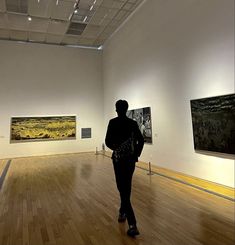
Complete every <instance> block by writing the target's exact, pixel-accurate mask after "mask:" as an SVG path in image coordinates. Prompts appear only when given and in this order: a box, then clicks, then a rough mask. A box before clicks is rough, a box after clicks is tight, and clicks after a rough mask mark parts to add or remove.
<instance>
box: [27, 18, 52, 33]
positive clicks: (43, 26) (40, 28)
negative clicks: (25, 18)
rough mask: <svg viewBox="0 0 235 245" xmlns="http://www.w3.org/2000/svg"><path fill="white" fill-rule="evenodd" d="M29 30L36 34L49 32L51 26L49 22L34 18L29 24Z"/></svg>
mask: <svg viewBox="0 0 235 245" xmlns="http://www.w3.org/2000/svg"><path fill="white" fill-rule="evenodd" d="M28 25H29V30H30V31H35V32H47V30H48V26H49V20H48V19H43V18H38V17H32V20H31V21H30V22H29V23H28Z"/></svg>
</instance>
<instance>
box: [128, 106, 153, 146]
mask: <svg viewBox="0 0 235 245" xmlns="http://www.w3.org/2000/svg"><path fill="white" fill-rule="evenodd" d="M126 115H127V117H129V118H131V119H132V120H134V121H136V122H137V124H138V126H139V129H140V131H141V134H142V135H143V137H144V143H146V144H153V134H152V115H151V107H149V106H148V107H142V108H137V109H131V110H128V111H127V114H126Z"/></svg>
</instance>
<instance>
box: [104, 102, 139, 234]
mask: <svg viewBox="0 0 235 245" xmlns="http://www.w3.org/2000/svg"><path fill="white" fill-rule="evenodd" d="M115 106H116V112H117V115H118V116H117V117H115V118H113V119H111V120H110V121H109V124H108V128H107V132H106V137H105V144H106V145H107V147H108V148H110V149H111V150H113V154H112V160H113V167H114V173H115V178H116V184H117V189H118V191H119V193H120V199H121V205H120V209H119V216H118V222H125V221H126V219H127V221H128V225H129V229H128V231H127V235H129V236H131V237H135V236H136V235H139V234H140V233H139V230H138V228H137V225H136V218H135V214H134V211H133V208H132V205H131V200H130V197H131V185H132V176H133V173H134V170H135V163H136V162H137V161H138V157H139V156H140V154H141V152H142V150H143V146H144V138H143V136H142V134H141V132H140V130H139V127H138V124H137V122H136V121H134V120H132V119H130V118H128V117H127V116H126V112H127V110H128V102H127V101H126V100H118V101H117V102H116V104H115Z"/></svg>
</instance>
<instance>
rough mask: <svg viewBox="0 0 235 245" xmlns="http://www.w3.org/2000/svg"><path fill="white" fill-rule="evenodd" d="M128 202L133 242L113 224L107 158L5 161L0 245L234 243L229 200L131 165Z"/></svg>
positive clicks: (0, 196)
mask: <svg viewBox="0 0 235 245" xmlns="http://www.w3.org/2000/svg"><path fill="white" fill-rule="evenodd" d="M5 163H6V162H5ZM132 202H133V206H134V209H135V212H136V216H137V220H138V227H139V230H140V232H141V235H140V236H139V237H137V238H136V239H132V238H129V237H127V236H126V229H127V225H126V224H118V223H117V212H118V207H119V197H118V193H117V190H116V186H115V180H114V174H113V169H112V163H111V160H110V159H109V158H107V157H104V156H102V155H95V154H69V155H61V156H48V157H32V158H21V159H13V160H12V161H11V165H10V167H9V169H8V173H7V175H6V178H5V181H4V183H3V186H2V189H1V190H0V244H1V245H6V244H8V245H21V244H22V245H23V244H24V245H25V244H30V245H41V244H48V245H49V244H50V245H54V244H60V245H67V244H68V245H90V244H91V245H134V244H138V245H158V244H159V245H160V244H161V245H199V244H201V245H202V244H203V245H234V244H235V235H234V228H235V225H234V214H235V213H234V204H235V203H234V202H231V201H229V200H225V199H223V198H220V197H217V196H213V195H211V194H208V193H205V192H202V191H200V190H196V189H194V188H191V187H189V186H186V185H183V184H181V183H177V182H175V181H172V180H169V179H167V178H164V177H161V176H158V175H153V176H149V175H147V174H146V171H143V170H141V169H138V168H137V169H136V171H135V175H134V179H133V192H132Z"/></svg>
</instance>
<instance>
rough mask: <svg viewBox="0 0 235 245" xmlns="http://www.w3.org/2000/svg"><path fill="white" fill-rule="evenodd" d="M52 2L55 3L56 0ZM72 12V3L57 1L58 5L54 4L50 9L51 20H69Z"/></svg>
mask: <svg viewBox="0 0 235 245" xmlns="http://www.w3.org/2000/svg"><path fill="white" fill-rule="evenodd" d="M54 2H55V3H56V2H57V0H55V1H54ZM74 10H75V7H74V2H72V1H58V4H55V5H53V7H52V12H51V18H53V19H58V20H69V19H70V17H71V15H72V14H73V12H74Z"/></svg>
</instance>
